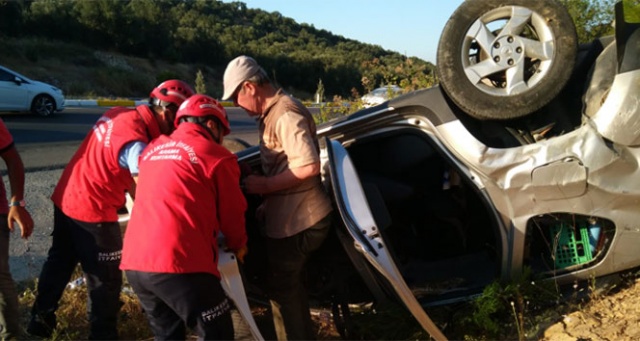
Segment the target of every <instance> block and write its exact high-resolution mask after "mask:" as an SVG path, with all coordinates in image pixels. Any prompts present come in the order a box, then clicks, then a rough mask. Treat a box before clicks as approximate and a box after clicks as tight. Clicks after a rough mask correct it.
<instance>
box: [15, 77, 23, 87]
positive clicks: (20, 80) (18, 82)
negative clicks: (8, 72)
mask: <svg viewBox="0 0 640 341" xmlns="http://www.w3.org/2000/svg"><path fill="white" fill-rule="evenodd" d="M13 82H14V83H16V84H17V85H22V83H23V82H22V78H20V77H18V76H15V77H13Z"/></svg>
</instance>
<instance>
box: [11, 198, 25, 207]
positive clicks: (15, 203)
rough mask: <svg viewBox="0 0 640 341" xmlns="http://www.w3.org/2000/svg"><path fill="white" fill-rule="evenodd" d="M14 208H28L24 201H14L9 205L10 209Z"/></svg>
mask: <svg viewBox="0 0 640 341" xmlns="http://www.w3.org/2000/svg"><path fill="white" fill-rule="evenodd" d="M13 206H20V207H25V206H27V203H26V202H25V201H24V199H22V200H20V201H12V202H11V203H9V207H13Z"/></svg>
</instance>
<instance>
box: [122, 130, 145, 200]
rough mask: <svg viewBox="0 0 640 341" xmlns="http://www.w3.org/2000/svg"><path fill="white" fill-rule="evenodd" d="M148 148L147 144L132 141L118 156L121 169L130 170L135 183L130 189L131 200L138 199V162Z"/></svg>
mask: <svg viewBox="0 0 640 341" xmlns="http://www.w3.org/2000/svg"><path fill="white" fill-rule="evenodd" d="M146 147H147V143H145V142H142V141H132V142H129V143H127V144H126V145H124V147H122V149H121V150H120V153H119V154H118V164H119V165H120V167H122V168H125V169H128V170H129V172H130V173H131V176H132V177H133V183H132V184H131V187H130V188H129V195H131V198H134V199H135V197H136V184H137V183H138V172H139V168H138V161H139V158H140V155H141V154H142V151H143V150H144V149H145V148H146Z"/></svg>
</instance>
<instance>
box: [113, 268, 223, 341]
mask: <svg viewBox="0 0 640 341" xmlns="http://www.w3.org/2000/svg"><path fill="white" fill-rule="evenodd" d="M125 274H126V275H127V280H128V281H129V284H131V287H132V288H133V291H134V292H135V293H136V295H137V296H138V300H140V304H141V305H142V308H143V309H144V311H145V314H146V315H147V318H148V319H149V325H150V326H151V330H152V331H153V334H154V335H155V339H156V340H184V339H185V337H186V327H188V328H189V329H191V330H192V331H193V332H195V333H196V334H197V335H198V340H233V338H234V330H233V322H232V320H231V312H230V310H231V307H232V303H231V300H230V299H229V298H228V297H227V295H226V294H225V292H224V290H223V289H222V285H220V279H218V277H216V276H214V275H212V274H209V273H187V274H173V273H153V272H141V271H133V270H126V271H125Z"/></svg>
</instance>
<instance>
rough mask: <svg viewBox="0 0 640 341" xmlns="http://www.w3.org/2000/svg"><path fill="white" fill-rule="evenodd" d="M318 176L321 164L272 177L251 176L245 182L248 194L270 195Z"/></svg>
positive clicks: (289, 170) (298, 168) (297, 168)
mask: <svg viewBox="0 0 640 341" xmlns="http://www.w3.org/2000/svg"><path fill="white" fill-rule="evenodd" d="M318 174H320V162H316V163H312V164H308V165H306V166H301V167H296V168H290V169H287V170H285V171H284V172H282V173H280V174H277V175H275V176H271V177H266V176H262V175H249V176H247V177H246V178H245V180H244V187H245V189H246V191H247V193H252V194H269V193H273V192H277V191H280V190H283V189H287V188H291V187H294V186H296V185H299V184H300V183H302V182H303V181H304V180H306V179H308V178H311V177H314V176H316V175H318Z"/></svg>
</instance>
